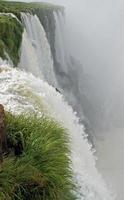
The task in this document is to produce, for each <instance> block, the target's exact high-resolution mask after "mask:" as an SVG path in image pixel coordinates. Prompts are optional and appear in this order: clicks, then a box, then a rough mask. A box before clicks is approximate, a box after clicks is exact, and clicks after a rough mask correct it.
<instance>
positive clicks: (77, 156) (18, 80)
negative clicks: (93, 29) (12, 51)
mask: <svg viewBox="0 0 124 200" xmlns="http://www.w3.org/2000/svg"><path fill="white" fill-rule="evenodd" d="M0 71H1V73H0V88H1V90H0V102H2V104H3V105H4V106H5V108H6V109H7V110H9V111H11V112H13V113H16V114H17V113H20V112H26V111H33V112H34V111H36V112H41V113H42V112H43V113H46V114H48V115H50V116H51V117H52V118H54V119H56V120H57V121H59V122H60V123H62V125H63V126H64V127H65V128H67V129H68V132H69V136H70V141H71V143H70V148H71V159H72V167H73V172H74V176H75V180H76V182H77V183H78V185H79V192H78V195H79V199H80V200H112V199H113V198H112V197H111V196H110V194H109V193H108V191H107V188H106V186H105V184H104V181H103V180H102V178H101V176H100V175H99V173H98V172H97V169H96V167H95V159H94V156H93V155H92V151H91V150H90V146H89V144H88V142H87V139H86V138H85V133H84V130H83V126H81V125H79V123H78V118H77V117H76V115H75V113H74V112H73V110H72V108H71V107H70V106H69V105H68V104H67V102H65V101H64V98H63V97H62V95H61V94H59V93H58V92H56V90H55V89H54V88H52V87H51V86H49V85H48V84H47V83H46V82H44V81H43V80H40V79H38V78H35V77H34V76H33V75H31V74H27V73H26V72H22V71H17V70H16V69H12V68H10V67H6V66H1V68H0Z"/></svg>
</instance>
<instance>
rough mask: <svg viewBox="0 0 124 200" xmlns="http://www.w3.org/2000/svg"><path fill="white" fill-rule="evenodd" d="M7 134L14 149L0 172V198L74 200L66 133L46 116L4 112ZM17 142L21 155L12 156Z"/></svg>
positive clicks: (10, 151) (8, 199)
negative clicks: (20, 147) (21, 145)
mask: <svg viewBox="0 0 124 200" xmlns="http://www.w3.org/2000/svg"><path fill="white" fill-rule="evenodd" d="M6 131H7V141H9V142H8V143H9V147H13V148H10V149H9V154H8V155H7V156H6V158H4V162H3V165H2V169H1V172H0V199H1V200H20V199H21V200H26V199H29V200H34V199H36V200H41V199H44V200H74V199H75V197H74V195H73V192H72V190H73V189H74V185H73V184H72V172H71V168H70V159H69V155H70V152H69V148H68V146H69V145H68V142H69V138H68V134H67V132H66V130H64V129H63V128H62V127H61V125H59V124H58V123H56V122H54V121H53V120H51V119H49V118H46V117H37V116H31V115H30V116H29V115H28V114H27V115H20V116H13V115H11V114H10V113H6ZM19 135H20V136H21V137H19ZM20 141H22V144H23V152H22V153H21V155H20V156H15V155H14V152H13V151H14V148H15V146H16V145H17V144H18V142H20Z"/></svg>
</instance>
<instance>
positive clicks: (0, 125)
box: [0, 104, 7, 163]
mask: <svg viewBox="0 0 124 200" xmlns="http://www.w3.org/2000/svg"><path fill="white" fill-rule="evenodd" d="M6 150H7V142H6V131H5V111H4V107H3V105H2V104H0V163H2V162H3V152H5V151H6Z"/></svg>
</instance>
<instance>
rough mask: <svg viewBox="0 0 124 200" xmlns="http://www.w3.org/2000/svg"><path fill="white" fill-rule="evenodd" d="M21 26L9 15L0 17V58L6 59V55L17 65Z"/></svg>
mask: <svg viewBox="0 0 124 200" xmlns="http://www.w3.org/2000/svg"><path fill="white" fill-rule="evenodd" d="M22 32H23V27H22V25H21V24H20V23H19V22H18V21H17V20H16V19H15V18H12V17H11V16H10V15H0V57H1V58H3V59H7V56H6V53H7V54H8V55H9V57H10V59H11V60H12V61H13V63H14V65H17V63H18V61H19V53H20V52H19V50H20V46H21V41H22Z"/></svg>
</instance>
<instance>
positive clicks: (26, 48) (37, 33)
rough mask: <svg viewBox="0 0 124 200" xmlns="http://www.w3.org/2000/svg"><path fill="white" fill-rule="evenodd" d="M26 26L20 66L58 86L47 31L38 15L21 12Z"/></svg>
mask: <svg viewBox="0 0 124 200" xmlns="http://www.w3.org/2000/svg"><path fill="white" fill-rule="evenodd" d="M21 17H22V22H23V24H24V27H25V31H24V33H23V39H22V51H21V59H20V64H19V67H20V68H23V69H27V70H28V71H29V72H32V73H33V74H35V75H36V76H39V77H42V78H43V79H44V80H46V81H47V82H48V83H49V84H51V85H53V86H56V78H55V74H54V69H53V59H52V54H51V50H50V45H49V43H48V40H47V37H46V33H45V31H44V28H43V26H42V24H41V23H40V20H39V19H38V17H37V16H36V15H34V16H33V15H30V14H29V13H27V14H25V13H21Z"/></svg>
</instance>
